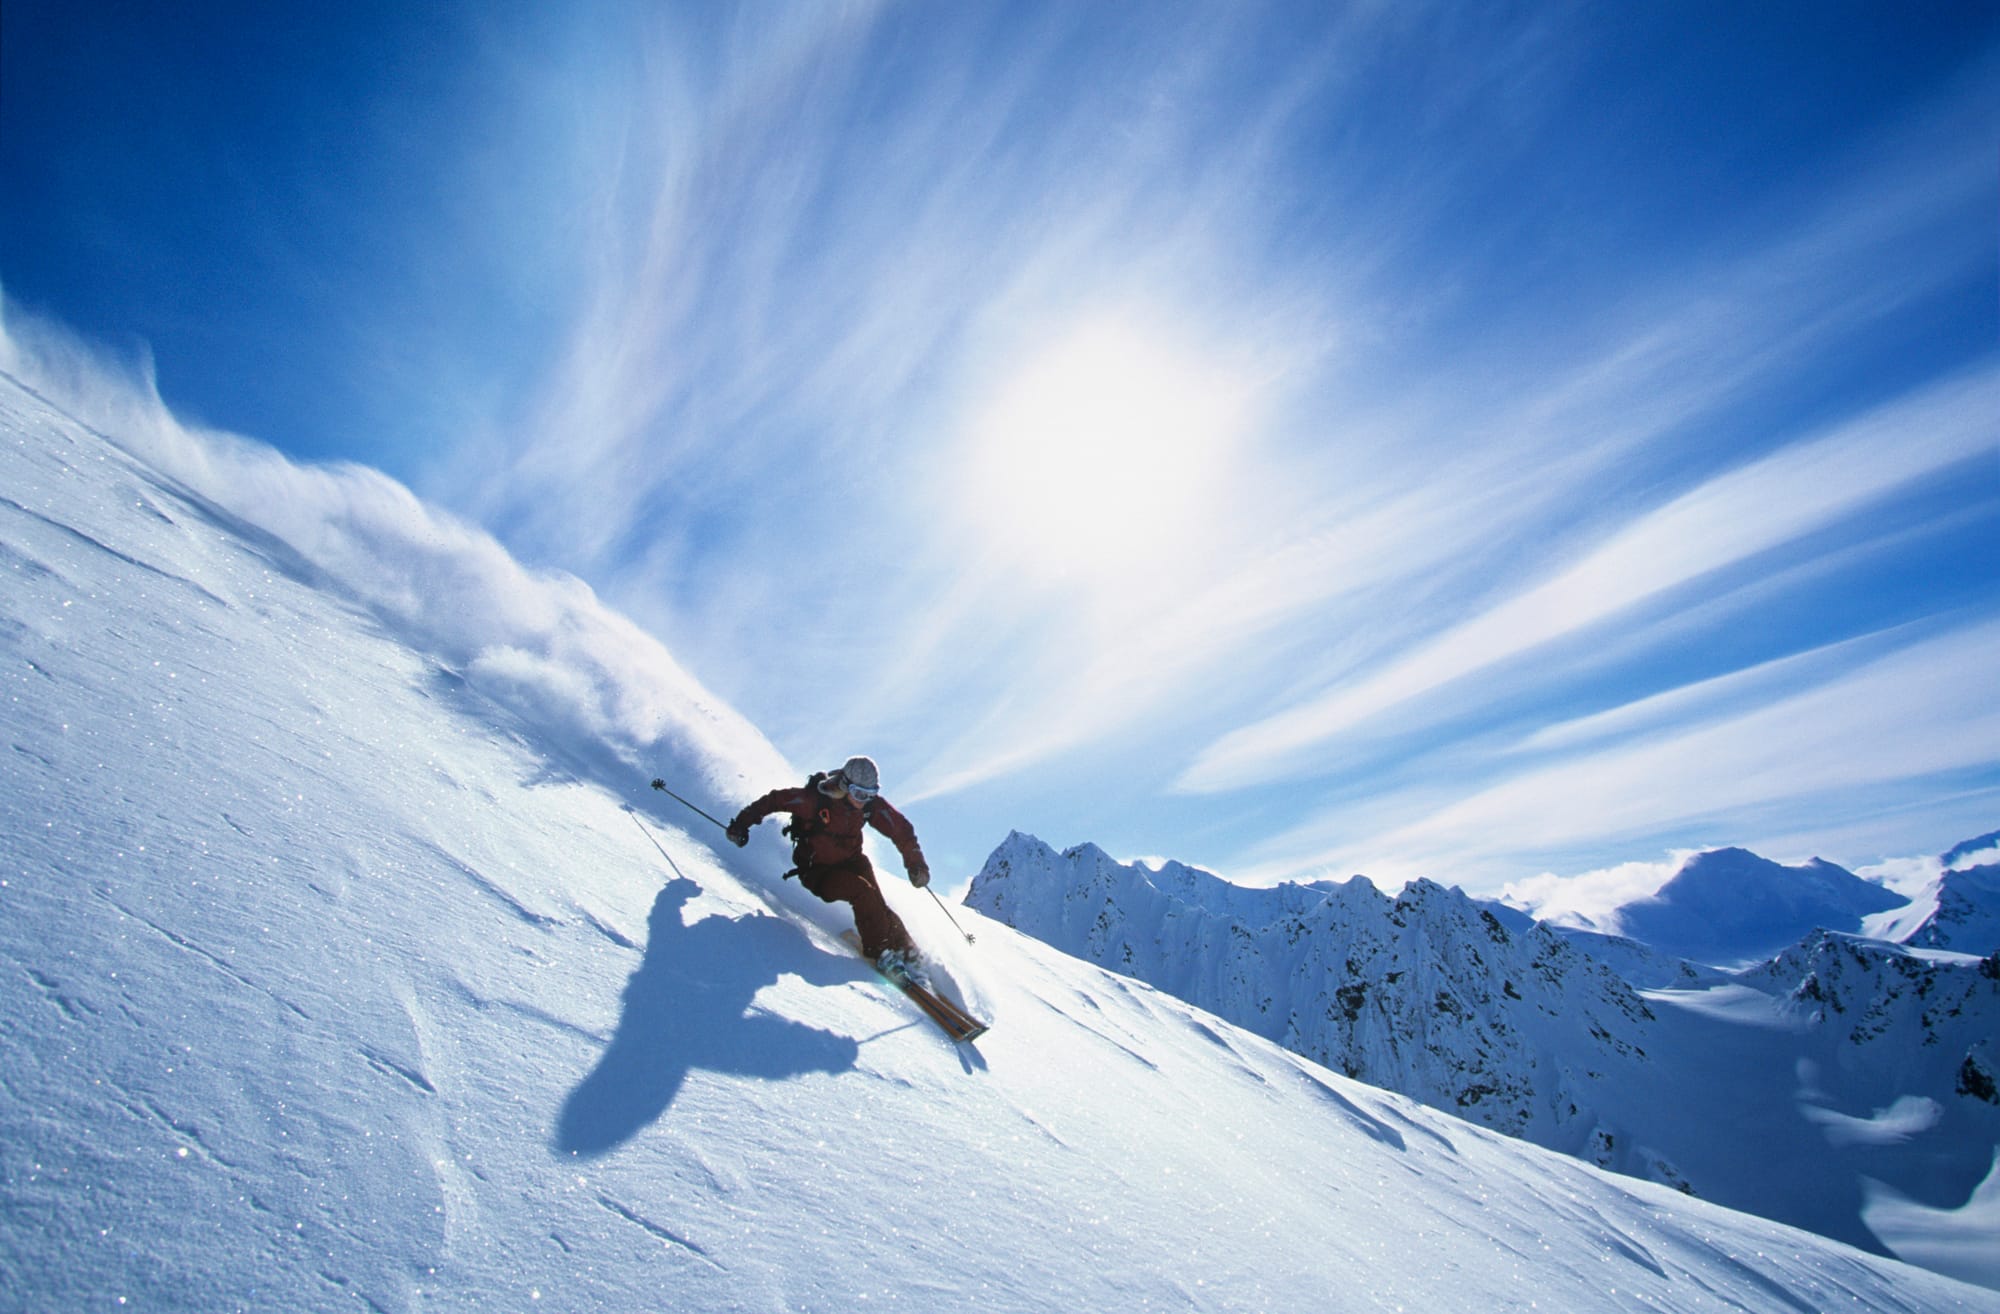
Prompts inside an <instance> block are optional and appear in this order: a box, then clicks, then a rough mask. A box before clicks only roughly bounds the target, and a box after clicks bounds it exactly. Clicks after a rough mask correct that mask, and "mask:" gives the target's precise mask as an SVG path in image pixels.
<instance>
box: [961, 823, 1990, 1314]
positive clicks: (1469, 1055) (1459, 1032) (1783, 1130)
mask: <svg viewBox="0 0 2000 1314" xmlns="http://www.w3.org/2000/svg"><path fill="white" fill-rule="evenodd" d="M1731 874H1733V875H1734V877H1735V878H1736V879H1737V880H1739V881H1740V882H1741V885H1740V887H1739V893H1740V895H1741V912H1740V914H1738V915H1735V916H1728V917H1723V918H1721V919H1720V920H1721V922H1722V925H1721V928H1720V929H1719V930H1718V931H1717V932H1716V933H1715V934H1712V935H1710V936H1709V937H1708V938H1707V939H1706V940H1705V941H1703V942H1702V943H1705V944H1706V945H1707V946H1709V947H1710V949H1711V950H1712V949H1714V948H1716V947H1722V948H1725V949H1727V950H1728V952H1729V954H1730V955H1732V956H1733V955H1734V954H1735V953H1736V952H1737V951H1738V950H1740V949H1741V948H1742V947H1743V946H1745V945H1748V944H1753V943H1759V942H1761V941H1760V940H1759V938H1758V937H1760V936H1766V935H1768V934H1770V929H1771V928H1772V927H1773V926H1777V925H1792V924H1796V923H1797V919H1799V918H1800V917H1808V918H1810V917H1815V916H1821V915H1825V914H1826V913H1827V912H1828V911H1829V910H1830V911H1831V913H1832V914H1833V915H1834V916H1833V919H1834V920H1837V921H1839V922H1840V923H1841V924H1854V925H1858V923H1859V921H1860V919H1862V918H1865V917H1866V916H1868V915H1869V914H1868V913H1867V912H1866V911H1865V910H1867V909H1869V908H1873V907H1878V906H1879V905H1880V904H1881V903H1882V902H1883V900H1882V899H1880V898H1878V897H1873V896H1867V895H1862V894H1859V893H1858V892H1857V891H1856V889H1855V887H1856V886H1861V885H1866V886H1867V887H1868V889H1869V890H1872V891H1874V893H1875V895H1882V894H1886V893H1887V892H1886V891H1883V890H1881V888H1880V887H1877V886H1872V885H1868V883H1867V882H1865V881H1862V880H1861V878H1859V877H1855V876H1853V875H1852V874H1851V873H1847V872H1844V871H1842V870H1841V869H1839V868H1837V867H1833V866H1832V865H1831V864H1826V863H1813V864H1808V865H1807V866H1805V867H1785V866H1782V865H1780V864H1776V863H1770V862H1766V861H1764V860H1762V859H1759V858H1756V857H1755V856H1754V855H1751V854H1748V853H1744V852H1742V851H1740V850H1723V851H1718V852H1716V853H1713V854H1703V855H1698V856H1697V857H1695V858H1692V859H1690V860H1689V862H1688V863H1687V864H1686V865H1685V866H1684V867H1683V869H1682V872H1681V873H1680V874H1679V875H1678V876H1676V878H1675V879H1674V880H1671V881H1669V882H1668V883H1667V885H1666V887H1664V888H1663V889H1662V890H1661V892H1660V894H1659V895H1658V896H1656V897H1655V898H1654V899H1652V900H1650V901H1648V903H1647V904H1646V913H1645V915H1644V916H1641V917H1635V918H1632V919H1630V920H1627V921H1624V922H1623V923H1622V924H1623V925H1625V926H1628V927H1630V926H1634V925H1636V926H1637V927H1638V928H1640V929H1644V928H1647V927H1650V926H1663V927H1668V928H1670V929H1672V930H1673V931H1674V932H1675V935H1676V937H1677V938H1676V939H1675V941H1674V943H1673V945H1672V946H1671V947H1672V948H1685V947H1687V946H1688V944H1689V942H1690V940H1691V939H1692V938H1693V936H1692V933H1691V930H1690V928H1691V927H1692V926H1693V925H1694V922H1693V919H1692V918H1691V917H1690V915H1689V914H1690V910H1691V909H1693V908H1717V907H1723V908H1726V907H1727V906H1728V904H1729V900H1728V897H1727V894H1728V887H1727V885H1726V882H1725V878H1726V877H1728V876H1729V875H1731ZM1892 897H1893V896H1892ZM966 901H967V903H968V904H969V905H970V906H972V907H975V908H978V909H979V910H981V911H982V912H984V913H986V914H987V915H988V916H990V917H993V918H994V919H996V920H999V921H1003V922H1005V923H1007V924H1008V925H1011V926H1014V927H1017V928H1019V929H1021V930H1023V931H1025V932H1027V933H1028V934H1030V935H1033V936H1036V937H1037V938H1039V939H1042V940H1044V941H1046V942H1048V943H1050V944H1052V945H1055V946H1056V947H1058V948H1060V949H1063V950H1064V951H1065V952H1068V953H1071V954H1075V955H1076V956H1078V957H1080V958H1083V959H1085V960H1087V961H1090V962H1095V963H1099V964H1102V965H1104V966H1106V967H1109V968H1111V969H1112V970H1114V971H1118V972H1122V973H1126V974H1128V975H1131V976H1134V977H1137V978H1138V979H1140V980H1143V981H1146V982H1148V983H1150V984H1152V985H1155V986H1157V987H1159V988H1160V989H1163V990H1166V991H1168V992H1169V993H1171V994H1174V995H1176V996H1177V997H1179V998H1182V999H1185V1000H1188V1001H1189V1002H1191V1003H1194V1004H1197V1005H1199V1006H1200V1007H1202V1008H1204V1009H1207V1010H1209V1011H1212V1012H1214V1013H1216V1014H1218V1015H1219V1016H1221V1017H1224V1018H1227V1019H1228V1020H1230V1021H1232V1022H1234V1023H1236V1024H1237V1025H1239V1026H1242V1027H1244V1028H1245V1029H1247V1030H1250V1031H1253V1032H1255V1033H1257V1034H1259V1035H1261V1036H1264V1037H1266V1038H1268V1039H1270V1040H1272V1041H1274V1042H1275V1043H1278V1044H1280V1045H1283V1046H1285V1047H1286V1048H1288V1049H1291V1050H1293V1051H1294V1052H1297V1053H1300V1054H1303V1055H1305V1056H1307V1057H1309V1058H1311V1059H1313V1060H1315V1061H1316V1062H1319V1063H1323V1064H1325V1065H1326V1066H1328V1067H1330V1068H1332V1069H1334V1070H1336V1071H1339V1072H1343V1073H1345V1074H1347V1075H1349V1076H1351V1077H1354V1078H1356V1079H1357V1080H1361V1081H1365V1082H1367V1083H1369V1084H1371V1085H1375V1086H1380V1087H1382V1088H1385V1089H1389V1090H1395V1091H1399V1092H1401V1093H1403V1094H1406V1095H1409V1096H1411V1097H1413V1098H1415V1099H1418V1100H1420V1101H1422V1102H1423V1103H1425V1104H1427V1105H1429V1106H1431V1107H1433V1108H1437V1109H1441V1110H1444V1111H1445V1112H1448V1113H1451V1114H1453V1115H1454V1116H1457V1117H1459V1118H1462V1119H1464V1120H1466V1121H1469V1122H1473V1123H1476V1124H1479V1125H1481V1126H1485V1127H1490V1128H1492V1129H1494V1130H1496V1131H1500V1132H1502V1133H1504V1134H1507V1135H1509V1136H1516V1137H1520V1138H1522V1139H1524V1140H1528V1141H1531V1142H1533V1143H1535V1144H1537V1145H1541V1146H1545V1147H1547V1148H1550V1149H1553V1150H1557V1151H1560V1152H1562V1153H1565V1154H1570V1155H1574V1156H1577V1157H1579V1158H1582V1159H1584V1160H1586V1161H1588V1162H1591V1163H1594V1164H1596V1165H1598V1166H1601V1167H1604V1168H1607V1169H1610V1170H1612V1171H1614V1172H1619V1173H1625V1174H1629V1175H1632V1176H1637V1177H1641V1178H1644V1179H1647V1180H1650V1181H1655V1182H1659V1183H1662V1184H1665V1185H1668V1186H1671V1187H1673V1188H1675V1189H1677V1190H1681V1191H1684V1192H1688V1193H1691V1194H1695V1195H1699V1196H1701V1197H1703V1198H1705V1199H1711V1200H1716V1201H1718V1202H1721V1203H1724V1204H1727V1205H1729V1206H1730V1207H1732V1208H1737V1209H1743V1210H1747V1211H1750V1212H1754V1213H1758V1214H1761V1215H1763V1216H1765V1217H1769V1218H1774V1219H1779V1220H1782V1221H1785V1222H1788V1223H1792V1224H1794V1225H1797V1226H1800V1227H1805V1228H1810V1229H1812V1230H1814V1231H1817V1232H1820V1233H1822V1234H1824V1235H1827V1236H1832V1237H1837V1238H1839V1239H1841V1240H1844V1241H1848V1242H1850V1243H1852V1244H1855V1245H1857V1246H1861V1247H1863V1248H1866V1249H1870V1250H1874V1251H1876V1252H1878V1253H1896V1254H1904V1255H1906V1256H1908V1255H1914V1254H1919V1253H1921V1254H1924V1255H1926V1256H1929V1258H1930V1260H1931V1261H1932V1262H1940V1263H1942V1264H1943V1265H1945V1266H1947V1267H1951V1268H1953V1271H1959V1272H1962V1273H1972V1274H1974V1275H1977V1276H1978V1277H1979V1278H1980V1280H1983V1281H1989V1282H1995V1283H2000V1268H1995V1267H1994V1265H1993V1262H1992V1260H1991V1257H1990V1254H1989V1253H1988V1252H1990V1247H1984V1246H1983V1243H1980V1244H1973V1239H1974V1238H1977V1237H1979V1236H1980V1235H1982V1231H1981V1229H1986V1228H1990V1227H1992V1226H1993V1224H1994V1223H1996V1222H2000V1174H1996V1167H2000V1160H1996V1154H2000V1099H1996V1097H1995V1095H1994V1093H1993V1092H1994V1077H1995V1074H1996V1073H2000V1043H1996V1040H1995V1038H1996V1036H2000V953H1994V954H1993V956H1992V957H1989V958H1985V959H1982V958H1978V957H1975V956H1972V955H1970V954H1963V953H1954V952H1948V951H1941V950H1936V949H1931V948H1927V947H1911V946H1905V945H1897V944H1892V943H1888V942H1885V941H1880V940H1871V939H1868V938H1865V937H1862V936H1860V935H1858V934H1852V933H1841V932H1837V931H1829V930H1823V929H1812V930H1809V931H1807V932H1806V933H1805V934H1804V935H1803V936H1802V937H1801V938H1800V939H1799V940H1798V941H1797V942H1796V943H1795V944H1792V945H1790V946H1788V947H1786V948H1784V949H1783V950H1782V951H1781V952H1780V953H1778V954H1776V955H1775V956H1774V957H1772V958H1770V959H1769V960H1765V961H1763V962H1761V963H1758V964H1756V965H1753V966H1751V967H1750V968H1748V969H1747V970H1743V971H1739V972H1726V971H1723V970H1720V969H1718V968H1716V967H1712V966H1706V965H1702V964H1697V963H1693V962H1689V961H1687V960H1684V959H1679V958H1677V957H1675V956H1673V954H1672V953H1671V952H1670V950H1669V949H1663V948H1658V947H1654V946H1650V945H1647V944H1644V943H1642V942H1640V941H1637V940H1634V939H1630V938H1627V937H1617V936H1610V935H1606V934H1604V933H1602V932H1587V931H1578V930H1574V929H1559V928H1556V927H1554V926H1551V925H1548V924H1546V923H1541V922H1537V921H1535V920H1533V919H1532V918H1530V917H1527V916H1526V915H1525V914H1523V913H1521V912H1520V911H1519V910H1516V909H1509V908H1504V907H1498V906H1495V905H1491V904H1485V903H1481V902H1479V901H1475V900H1473V899H1471V898H1469V897H1467V896H1466V895H1464V894H1463V893H1461V892H1459V891H1457V890H1454V889H1447V888H1445V887H1443V886H1441V885H1438V884H1436V883H1434V882H1432V881H1427V880H1419V881H1415V882H1413V883H1411V884H1409V885H1408V886H1406V887H1405V888H1404V889H1403V890H1402V891H1401V892H1400V893H1399V894H1396V895H1393V896H1391V895H1389V894H1386V893H1384V892H1382V891H1381V890H1378V889H1377V888H1376V887H1375V886H1374V885H1373V884H1372V883H1371V882H1369V881H1368V880H1366V879H1365V878H1360V877H1357V878H1354V879H1352V880H1349V881H1346V882H1338V883H1336V882H1328V881H1319V882H1313V883H1310V884H1287V885H1280V886H1277V887H1273V888H1269V889H1247V888H1243V887H1239V886H1236V885H1233V884H1231V883H1229V882H1227V881H1224V880H1222V879H1220V878H1219V877H1216V876H1214V875H1211V874H1209V873H1207V872H1204V871H1200V870H1198V869H1195V868H1191V867H1187V866H1185V865H1182V864H1179V863H1174V862H1166V863H1163V864H1160V865H1158V866H1145V865H1141V864H1124V863H1119V862H1117V861H1115V860H1113V859H1112V858H1111V857H1110V856H1109V855H1107V854H1106V853H1105V852H1104V851H1103V850H1101V849H1099V848H1097V847H1096V846H1094V845H1089V844H1085V845H1079V846H1077V847H1075V848H1071V849H1068V850H1065V851H1062V852H1057V851H1056V850H1055V849H1053V848H1052V847H1050V846H1049V845H1047V844H1044V843H1042V842H1041V841H1040V840H1037V839H1035V838H1033V837H1030V836H1026V835H1022V834H1019V833H1016V834H1014V835H1010V836H1009V837H1008V838H1007V840H1006V841H1005V842H1004V843H1002V844H1001V845H1000V846H999V848H997V849H996V850H995V851H994V853H993V855H992V856H991V857H990V858H989V859H988V861H987V863H986V865H985V867H984V868H983V869H982V870H981V872H980V873H979V875H978V876H977V877H975V878H974V881H973V884H972V888H971V890H970V892H969V893H968V895H967V900H966ZM1897 902H1903V901H1901V900H1897ZM1922 924H1923V925H1926V926H1936V925H1938V923H1936V922H1935V921H1933V920H1928V919H1927V920H1925V921H1924V922H1923V923H1922ZM1970 924H1971V923H1969V922H1967V921H1965V920H1963V919H1961V920H1957V921H1954V922H1953V923H1951V925H1952V926H1953V927H1954V928H1957V929H1958V930H1959V931H1961V932H1962V931H1963V929H1964V928H1965V927H1966V926H1968V925H1970ZM1958 942H1960V943H1964V942H1966V941H1965V940H1964V938H1963V936H1962V935H1961V938H1960V939H1959V941H1958ZM1995 948H2000V946H1995ZM1946 1218H1949V1219H1952V1220H1953V1223H1952V1226H1954V1227H1956V1228H1958V1229H1959V1232H1958V1234H1959V1235H1960V1236H1961V1238H1962V1239H1964V1240H1965V1242H1966V1244H1964V1245H1963V1246H1960V1247H1958V1248H1957V1249H1956V1250H1954V1251H1953V1253H1951V1254H1948V1255H1942V1256H1941V1254H1940V1251H1939V1248H1938V1244H1937V1243H1936V1241H1935V1236H1936V1230H1935V1229H1934V1228H1933V1227H1931V1226H1930V1225H1931V1224H1937V1223H1939V1222H1940V1220H1943V1219H1946ZM1984 1235H1990V1232H1989V1233H1984ZM1982 1254H1985V1255H1986V1257H1985V1258H1982V1257H1981V1256H1982Z"/></svg>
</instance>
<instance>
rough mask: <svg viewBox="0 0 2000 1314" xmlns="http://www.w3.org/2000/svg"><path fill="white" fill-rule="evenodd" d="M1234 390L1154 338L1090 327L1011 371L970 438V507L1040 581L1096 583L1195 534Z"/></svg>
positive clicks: (1126, 326) (1232, 421)
mask: <svg viewBox="0 0 2000 1314" xmlns="http://www.w3.org/2000/svg"><path fill="white" fill-rule="evenodd" d="M1243 409H1244V408H1243V393H1242V389H1241V388H1240V387H1238V386H1236V385H1235V384H1234V382H1233V381H1232V380H1231V379H1230V378H1229V377H1228V376H1227V374H1226V373H1225V372H1224V371H1222V370H1220V369H1218V368H1216V367H1214V366H1213V365H1211V364H1209V363H1208V362H1206V361H1204V360H1203V359H1201V358H1200V357H1198V356H1197V355H1196V354H1195V353H1193V352H1191V351H1188V350H1186V349H1184V348H1181V347H1179V346H1178V345H1176V344H1174V343H1173V342H1171V341H1170V340H1168V339H1167V338H1165V337H1164V336H1162V335H1158V334H1151V333H1148V332H1146V331H1144V330H1141V329H1137V328H1136V327H1134V326H1133V325H1132V324H1130V323H1128V322H1126V321H1124V320H1119V319H1101V320H1095V321H1092V322H1090V323H1087V324H1084V325H1081V326H1079V327H1078V328H1076V329H1074V330H1072V331H1071V332H1069V333H1067V334H1065V335H1063V336H1061V337H1059V338H1057V339H1056V340H1055V341H1054V342H1052V343H1051V344H1050V345H1049V346H1048V347H1047V348H1045V349H1044V350H1043V351H1042V352H1040V353H1039V354H1038V355H1035V356H1033V357H1031V358H1030V359H1029V360H1028V361H1027V363H1026V364H1025V365H1024V366H1023V367H1021V368H1020V369H1019V370H1018V371H1017V372H1015V373H1014V374H1013V375H1012V376H1010V377H1009V378H1008V379H1007V380H1006V381H1005V383H1004V384H1003V386H1002V387H1001V388H1000V389H999V391H998V393H997V394H996V395H995V397H994V398H993V400H992V401H991V402H990V403H989V405H988V406H987V407H986V408H985V410H984V411H983V413H982V415H981V417H980V419H979V422H978V425H977V428H976V430H975V433H974V435H973V454H972V469H971V474H972V480H973V488H972V495H973V501H974V504H975V505H976V506H978V507H979V508H980V509H981V512H982V513H983V517H984V519H985V521H986V523H987V526H988V528H989V530H990V531H991V533H992V534H993V536H994V537H995V539H996V541H997V542H998V543H999V544H1000V546H1001V547H1002V548H1003V549H1004V550H1005V551H1006V553H1007V554H1008V555H1009V556H1010V557H1013V558H1015V559H1018V560H1020V561H1021V562H1023V563H1024V564H1026V565H1029V566H1031V567H1032V568H1034V569H1035V570H1036V571H1038V572H1039V573H1040V574H1042V575H1044V576H1046V577H1048V578H1051V579H1071V580H1079V581H1084V582H1088V581H1092V580H1096V581H1102V580H1105V579H1109V578H1117V577H1121V576H1124V575H1126V574H1128V573H1129V572H1130V571H1131V570H1133V569H1134V568H1136V567H1137V566H1139V565H1140V564H1141V563H1147V562H1153V561H1162V562H1164V561H1165V560H1167V559H1169V558H1171V557H1172V556H1173V555H1174V554H1175V550H1176V548H1178V547H1180V546H1183V545H1187V544H1191V543H1197V542H1199V541H1200V539H1201V538H1202V530H1203V520H1204V518H1205V517H1206V515H1207V514H1208V513H1209V511H1210V510H1211V497H1212V494H1213V490H1215V488H1216V487H1217V485H1218V483H1219V481H1220V479H1221V478H1222V476H1223V475H1224V474H1226V472H1227V457H1228V454H1229V448H1230V447H1231V445H1232V442H1233V440H1234V438H1235V437H1236V436H1237V433H1238V431H1239V430H1240V428H1241V425H1242V418H1243Z"/></svg>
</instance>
